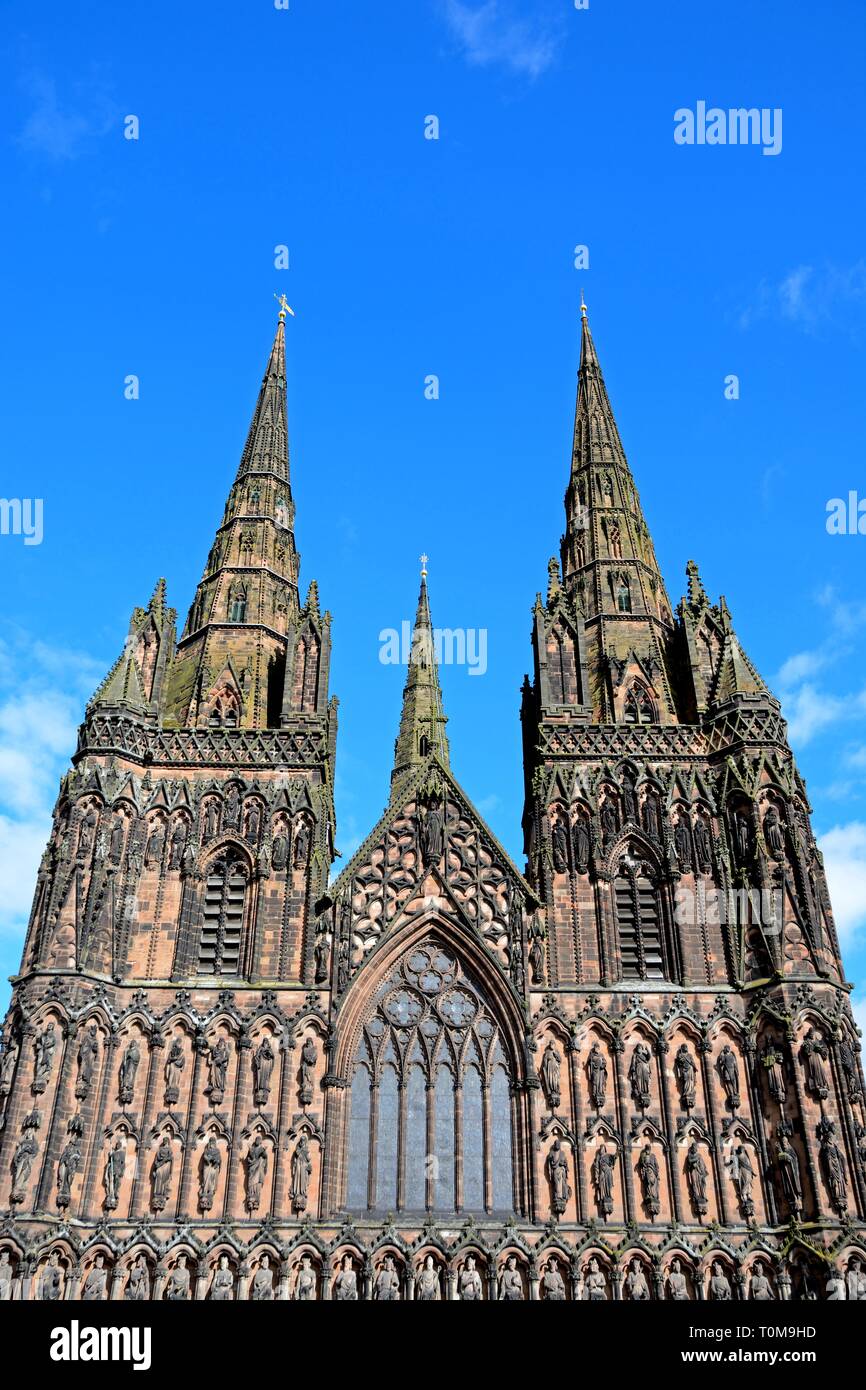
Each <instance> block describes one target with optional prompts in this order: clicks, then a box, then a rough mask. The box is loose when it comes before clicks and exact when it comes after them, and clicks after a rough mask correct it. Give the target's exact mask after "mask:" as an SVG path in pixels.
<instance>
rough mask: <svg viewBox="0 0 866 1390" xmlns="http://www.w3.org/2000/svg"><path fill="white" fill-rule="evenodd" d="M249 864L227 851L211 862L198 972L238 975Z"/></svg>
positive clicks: (200, 938)
mask: <svg viewBox="0 0 866 1390" xmlns="http://www.w3.org/2000/svg"><path fill="white" fill-rule="evenodd" d="M246 892H247V872H246V866H245V865H244V863H243V861H242V860H241V859H238V858H236V857H235V856H234V855H232V854H226V855H225V856H224V857H223V858H222V859H218V860H217V861H216V862H215V863H214V864H212V865H211V867H210V869H209V871H208V875H207V879H206V882H205V894H204V912H203V914H202V925H201V934H200V936H199V942H198V963H197V971H198V974H199V975H239V974H240V973H241V942H242V937H243V921H244V901H245V899H246Z"/></svg>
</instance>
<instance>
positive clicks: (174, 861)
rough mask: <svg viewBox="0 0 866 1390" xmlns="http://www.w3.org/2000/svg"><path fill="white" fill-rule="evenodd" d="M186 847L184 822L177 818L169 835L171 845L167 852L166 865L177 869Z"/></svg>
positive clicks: (181, 861)
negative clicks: (172, 831)
mask: <svg viewBox="0 0 866 1390" xmlns="http://www.w3.org/2000/svg"><path fill="white" fill-rule="evenodd" d="M185 849H186V823H185V822H184V821H182V820H179V821H178V822H177V824H176V826H175V827H174V833H173V834H172V837H171V847H170V849H169V854H168V867H169V868H170V869H179V868H180V866H181V864H182V863H183V852H184V850H185Z"/></svg>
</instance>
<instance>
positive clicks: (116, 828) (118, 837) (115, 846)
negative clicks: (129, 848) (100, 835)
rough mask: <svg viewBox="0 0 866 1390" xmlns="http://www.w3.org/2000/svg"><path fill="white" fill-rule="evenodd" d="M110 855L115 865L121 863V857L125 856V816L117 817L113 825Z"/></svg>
mask: <svg viewBox="0 0 866 1390" xmlns="http://www.w3.org/2000/svg"><path fill="white" fill-rule="evenodd" d="M108 853H109V856H110V858H111V862H112V863H113V864H119V863H120V856H121V855H122V854H123V816H115V817H114V820H113V821H112V823H111V840H110V841H109V848H108Z"/></svg>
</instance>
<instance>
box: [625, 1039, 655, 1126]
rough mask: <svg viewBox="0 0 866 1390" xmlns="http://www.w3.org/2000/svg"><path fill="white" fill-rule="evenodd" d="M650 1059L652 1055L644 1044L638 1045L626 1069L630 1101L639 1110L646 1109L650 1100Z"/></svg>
mask: <svg viewBox="0 0 866 1390" xmlns="http://www.w3.org/2000/svg"><path fill="white" fill-rule="evenodd" d="M651 1057H652V1054H651V1052H650V1050H649V1048H648V1047H647V1045H646V1043H638V1045H637V1047H636V1048H635V1050H634V1052H633V1053H632V1057H631V1063H630V1065H629V1069H628V1079H629V1081H630V1083H631V1094H632V1099H633V1100H634V1103H635V1105H636V1106H637V1107H638V1109H639V1110H646V1109H648V1107H649V1104H650V1101H651V1098H652V1097H651V1093H650V1086H651V1083H652V1069H651Z"/></svg>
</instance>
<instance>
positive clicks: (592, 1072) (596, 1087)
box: [586, 1042, 607, 1111]
mask: <svg viewBox="0 0 866 1390" xmlns="http://www.w3.org/2000/svg"><path fill="white" fill-rule="evenodd" d="M586 1073H587V1079H588V1081H589V1099H590V1102H591V1104H592V1106H593V1108H594V1109H595V1110H598V1111H600V1110H601V1109H602V1108H603V1107H604V1103H605V1100H606V1099H607V1058H606V1057H605V1055H604V1053H603V1052H602V1050H601V1048H600V1046H599V1044H598V1043H597V1042H594V1043H593V1045H592V1047H591V1048H590V1050H589V1057H588V1058H587V1060H586Z"/></svg>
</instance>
